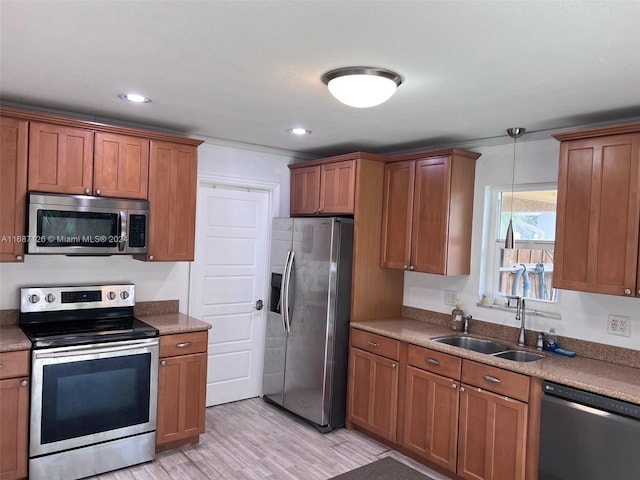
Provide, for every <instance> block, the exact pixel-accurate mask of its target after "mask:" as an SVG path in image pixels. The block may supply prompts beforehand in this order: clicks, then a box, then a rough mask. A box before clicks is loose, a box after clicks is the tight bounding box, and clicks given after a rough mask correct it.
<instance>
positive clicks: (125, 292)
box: [120, 290, 129, 300]
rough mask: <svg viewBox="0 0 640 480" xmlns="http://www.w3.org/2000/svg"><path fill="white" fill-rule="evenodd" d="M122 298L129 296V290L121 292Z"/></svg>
mask: <svg viewBox="0 0 640 480" xmlns="http://www.w3.org/2000/svg"><path fill="white" fill-rule="evenodd" d="M120 298H122V299H123V300H126V299H127V298H129V292H127V291H126V290H125V291H124V292H122V293H121V294H120Z"/></svg>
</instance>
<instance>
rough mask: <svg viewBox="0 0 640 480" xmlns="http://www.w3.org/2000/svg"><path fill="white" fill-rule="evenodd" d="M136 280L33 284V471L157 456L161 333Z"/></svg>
mask: <svg viewBox="0 0 640 480" xmlns="http://www.w3.org/2000/svg"><path fill="white" fill-rule="evenodd" d="M134 305H135V286H134V285H131V284H126V285H91V286H74V287H44V288H23V289H21V290H20V319H19V323H20V327H21V328H22V330H23V331H24V332H25V334H26V335H27V336H28V337H29V339H30V340H31V342H32V345H33V350H32V353H31V355H32V358H31V419H30V440H29V478H30V479H32V480H39V479H47V480H53V479H61V480H62V479H64V480H72V479H78V478H83V477H87V476H91V475H97V474H100V473H103V472H107V471H111V470H115V469H118V468H122V467H126V466H129V465H134V464H137V463H142V462H146V461H149V460H153V458H154V457H155V433H156V432H155V431H156V410H157V389H158V330H157V329H155V328H154V327H151V326H150V325H147V324H146V323H144V322H142V321H140V320H138V319H137V318H135V317H134V315H133V307H134Z"/></svg>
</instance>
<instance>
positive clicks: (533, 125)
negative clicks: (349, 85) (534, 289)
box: [0, 0, 640, 155]
mask: <svg viewBox="0 0 640 480" xmlns="http://www.w3.org/2000/svg"><path fill="white" fill-rule="evenodd" d="M0 17H1V20H0V21H1V25H0V27H1V29H0V30H1V33H0V48H1V50H0V67H1V68H0V99H1V100H2V101H3V102H5V103H9V104H14V105H15V104H21V105H28V106H35V107H42V108H48V109H55V110H63V111H71V112H77V113H81V114H88V115H91V116H92V118H96V119H117V120H121V121H127V122H133V123H138V124H144V125H149V126H152V127H157V128H162V129H170V130H175V131H178V132H182V133H184V134H187V135H190V136H194V137H198V136H206V137H212V138H217V139H223V140H230V141H237V142H244V143H250V144H255V145H261V146H268V147H275V148H281V149H287V150H294V151H298V152H305V153H312V154H318V155H332V154H338V153H346V152H350V151H354V150H364V151H369V152H374V153H376V152H388V151H397V150H401V149H410V148H416V147H423V146H434V145H445V144H450V143H451V144H452V143H457V142H461V141H465V140H473V139H480V138H490V137H500V136H506V133H505V129H506V128H508V127H512V126H522V127H526V128H527V130H528V131H537V130H546V129H555V128H561V127H566V126H574V125H583V124H590V123H597V122H609V121H618V120H625V119H631V118H634V119H635V118H637V117H640V53H639V47H640V28H639V25H640V1H630V2H623V1H553V2H541V1H500V2H499V1H486V0H478V1H413V2H404V1H375V2H374V1H338V2H332V1H286V2H285V1H259V2H248V1H228V2H222V1H200V2H191V1H138V2H133V1H84V2H77V1H75V2H69V1H47V2H43V1H38V2H35V1H25V0H22V1H7V0H2V1H1V4H0ZM349 65H366V66H376V67H384V68H389V69H393V70H395V71H397V72H399V73H400V74H402V76H403V77H404V79H405V81H404V83H403V84H402V85H401V86H400V88H399V89H398V91H397V92H396V94H395V95H394V96H393V97H392V98H391V99H390V100H389V101H388V102H387V103H385V104H383V105H380V106H378V107H373V108H369V109H354V108H350V107H347V106H344V105H342V104H340V103H338V102H337V100H335V99H334V98H333V97H331V95H330V94H329V92H328V91H327V89H326V87H325V85H324V84H323V83H322V82H321V81H320V76H321V75H322V74H323V73H324V72H326V71H327V70H330V69H333V68H337V67H342V66H349ZM128 91H137V92H141V93H144V94H145V95H148V96H150V97H151V98H152V99H153V102H152V103H150V104H145V105H134V104H127V103H125V102H123V101H121V100H120V99H119V98H118V96H117V95H118V94H119V93H122V92H128ZM294 126H304V127H305V128H308V129H310V130H312V131H313V133H312V134H311V135H309V136H307V137H303V138H300V137H294V136H292V135H290V134H288V133H287V132H286V130H287V129H288V128H290V127H294Z"/></svg>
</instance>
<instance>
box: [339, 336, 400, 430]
mask: <svg viewBox="0 0 640 480" xmlns="http://www.w3.org/2000/svg"><path fill="white" fill-rule="evenodd" d="M349 357H350V358H349V372H350V373H349V401H348V415H349V419H350V420H351V421H352V422H353V423H355V424H357V425H360V426H362V427H364V428H366V429H367V430H369V431H371V432H372V433H375V434H377V435H380V436H381V437H383V438H385V439H387V440H391V441H392V442H395V440H396V423H397V414H398V364H397V362H395V361H393V360H389V359H387V358H383V357H379V356H378V355H373V354H371V353H367V352H363V351H362V350H358V349H356V348H352V349H351V350H350V355H349Z"/></svg>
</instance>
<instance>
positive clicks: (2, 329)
mask: <svg viewBox="0 0 640 480" xmlns="http://www.w3.org/2000/svg"><path fill="white" fill-rule="evenodd" d="M30 349H31V342H30V341H29V339H28V338H27V336H26V335H25V334H24V333H23V332H22V330H21V329H20V327H19V326H18V325H2V326H0V352H13V351H16V350H30Z"/></svg>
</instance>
